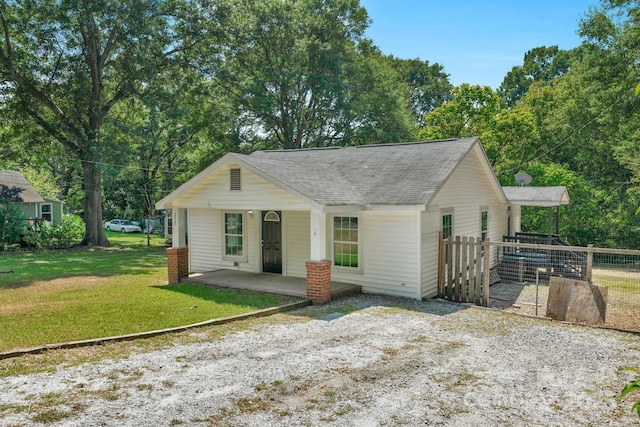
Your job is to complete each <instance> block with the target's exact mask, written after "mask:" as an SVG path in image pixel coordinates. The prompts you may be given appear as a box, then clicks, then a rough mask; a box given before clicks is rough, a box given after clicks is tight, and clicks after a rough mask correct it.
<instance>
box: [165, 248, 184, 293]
mask: <svg viewBox="0 0 640 427" xmlns="http://www.w3.org/2000/svg"><path fill="white" fill-rule="evenodd" d="M167 263H168V264H169V284H170V285H171V284H173V283H178V282H180V279H182V278H184V277H187V276H188V275H189V248H167Z"/></svg>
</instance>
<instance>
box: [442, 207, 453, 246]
mask: <svg viewBox="0 0 640 427" xmlns="http://www.w3.org/2000/svg"><path fill="white" fill-rule="evenodd" d="M445 216H451V236H455V223H456V221H455V216H454V214H453V209H452V208H450V209H442V210H441V211H440V231H442V237H443V239H446V238H447V237H448V236H445V233H444V217H445Z"/></svg>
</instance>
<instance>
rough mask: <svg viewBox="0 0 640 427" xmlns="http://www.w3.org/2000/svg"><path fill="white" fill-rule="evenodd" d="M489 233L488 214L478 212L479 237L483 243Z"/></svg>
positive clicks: (484, 211)
mask: <svg viewBox="0 0 640 427" xmlns="http://www.w3.org/2000/svg"><path fill="white" fill-rule="evenodd" d="M488 233H489V212H487V211H486V210H483V211H481V212H480V236H481V237H482V241H483V242H484V241H485V240H486V239H487V235H488Z"/></svg>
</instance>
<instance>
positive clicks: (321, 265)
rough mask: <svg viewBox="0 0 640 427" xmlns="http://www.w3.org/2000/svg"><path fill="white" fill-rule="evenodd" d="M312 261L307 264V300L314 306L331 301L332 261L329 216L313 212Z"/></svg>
mask: <svg viewBox="0 0 640 427" xmlns="http://www.w3.org/2000/svg"><path fill="white" fill-rule="evenodd" d="M310 225H311V251H310V255H311V259H310V260H309V261H308V262H307V264H306V266H307V298H309V299H310V300H311V301H312V302H313V303H314V304H326V303H328V302H329V301H331V261H329V260H328V259H327V214H325V213H323V212H319V211H316V210H312V211H311V218H310Z"/></svg>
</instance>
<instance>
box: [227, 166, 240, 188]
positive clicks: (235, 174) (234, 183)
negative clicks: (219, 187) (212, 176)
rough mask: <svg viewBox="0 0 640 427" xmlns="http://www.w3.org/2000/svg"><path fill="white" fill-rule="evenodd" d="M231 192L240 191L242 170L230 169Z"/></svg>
mask: <svg viewBox="0 0 640 427" xmlns="http://www.w3.org/2000/svg"><path fill="white" fill-rule="evenodd" d="M229 178H230V183H231V184H230V185H229V190H240V189H241V187H240V169H229Z"/></svg>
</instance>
